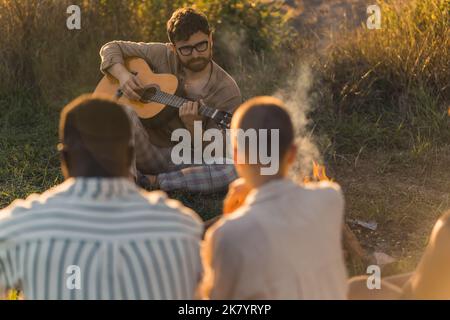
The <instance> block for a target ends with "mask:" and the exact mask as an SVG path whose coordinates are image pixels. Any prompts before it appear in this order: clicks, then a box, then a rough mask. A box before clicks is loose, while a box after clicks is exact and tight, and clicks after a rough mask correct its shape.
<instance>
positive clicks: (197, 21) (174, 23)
mask: <svg viewBox="0 0 450 320" xmlns="http://www.w3.org/2000/svg"><path fill="white" fill-rule="evenodd" d="M198 31H201V32H203V33H205V34H207V35H209V34H210V32H211V30H210V28H209V23H208V19H207V18H206V15H205V14H204V13H202V12H200V11H198V10H196V9H194V8H191V7H186V8H180V9H178V10H176V11H175V12H174V13H173V14H172V17H171V18H170V19H169V21H167V36H168V37H169V40H170V42H172V43H175V42H176V41H180V40H182V41H186V40H188V39H189V38H190V36H192V35H193V34H194V33H197V32H198Z"/></svg>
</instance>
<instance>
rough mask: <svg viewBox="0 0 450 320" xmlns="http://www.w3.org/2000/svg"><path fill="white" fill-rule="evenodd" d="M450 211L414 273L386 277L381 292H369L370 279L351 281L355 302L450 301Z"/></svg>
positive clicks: (432, 235)
mask: <svg viewBox="0 0 450 320" xmlns="http://www.w3.org/2000/svg"><path fill="white" fill-rule="evenodd" d="M449 244H450V211H449V212H447V213H446V214H444V215H443V216H442V217H441V218H440V219H439V220H438V221H437V222H436V224H435V225H434V228H433V231H432V232H431V236H430V240H429V243H428V246H427V247H426V249H425V252H424V254H423V256H422V258H421V260H420V262H419V265H418V266H417V268H416V270H415V271H414V272H412V273H405V274H400V275H395V276H390V277H386V278H385V279H383V280H382V281H381V283H380V289H369V288H368V285H367V281H368V280H369V281H370V279H368V277H367V276H357V277H353V278H352V279H350V281H349V298H350V299H352V300H372V299H373V300H390V299H420V300H423V299H434V300H436V299H439V300H450V273H449V269H450V249H449Z"/></svg>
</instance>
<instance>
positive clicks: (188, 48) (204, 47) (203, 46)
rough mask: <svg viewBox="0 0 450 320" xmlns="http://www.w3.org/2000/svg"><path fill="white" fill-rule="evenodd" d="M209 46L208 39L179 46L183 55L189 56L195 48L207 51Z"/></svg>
mask: <svg viewBox="0 0 450 320" xmlns="http://www.w3.org/2000/svg"><path fill="white" fill-rule="evenodd" d="M208 47H209V42H208V41H207V40H205V41H202V42H199V43H196V44H194V45H193V46H182V47H179V48H178V51H180V53H181V55H182V56H189V55H191V54H192V51H193V50H194V49H195V51H197V52H205V51H206V50H207V49H208Z"/></svg>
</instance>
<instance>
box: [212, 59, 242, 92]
mask: <svg viewBox="0 0 450 320" xmlns="http://www.w3.org/2000/svg"><path fill="white" fill-rule="evenodd" d="M213 65H214V69H215V73H216V81H217V85H218V86H220V87H222V88H225V89H226V90H227V91H229V92H230V93H231V94H233V95H239V96H240V95H241V90H240V89H239V86H238V84H237V82H236V80H234V78H233V77H232V76H231V75H230V74H229V73H228V72H226V71H225V70H224V69H223V68H222V67H221V66H219V65H218V64H217V63H216V62H214V61H213Z"/></svg>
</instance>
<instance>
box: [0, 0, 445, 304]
mask: <svg viewBox="0 0 450 320" xmlns="http://www.w3.org/2000/svg"><path fill="white" fill-rule="evenodd" d="M74 2H75V3H77V4H78V5H79V6H80V7H81V8H82V20H81V21H82V22H81V29H80V30H68V28H67V27H66V19H67V17H68V14H67V13H66V8H67V7H68V6H69V5H70V4H73V3H74ZM316 2H317V3H318V4H319V3H322V2H321V1H310V3H309V4H308V1H298V3H297V6H294V5H292V4H287V3H284V2H283V1H280V2H277V1H275V2H269V1H264V0H255V1H225V2H224V1H220V0H212V1H170V2H166V1H163V0H152V1H137V0H132V1H130V0H127V1H119V0H103V1H94V0H84V1H66V0H58V1H56V0H55V1H50V0H41V1H29V0H21V1H8V0H0V26H1V28H2V34H1V36H0V75H1V77H0V208H3V207H5V206H6V205H8V204H9V203H10V202H12V201H13V200H14V199H16V198H23V197H26V196H27V195H29V194H31V193H33V192H42V191H44V190H46V189H47V188H49V187H51V186H53V185H56V184H58V183H60V182H62V175H61V173H60V170H59V156H58V153H57V150H56V144H57V143H58V137H57V122H58V115H59V110H60V109H61V108H62V107H63V106H64V105H65V104H66V103H67V102H68V101H70V100H72V99H73V98H75V97H76V96H77V95H79V94H81V93H86V92H91V91H93V89H94V88H95V86H96V84H97V83H98V81H99V80H100V78H101V76H102V75H101V73H100V71H99V64H100V58H99V55H98V51H99V49H100V47H101V46H102V45H103V44H104V43H106V42H108V41H111V40H113V39H122V40H131V41H144V42H150V41H152V42H156V41H161V42H166V41H167V36H166V33H165V28H166V26H165V22H166V21H167V19H168V18H169V17H170V14H171V13H172V11H173V10H174V9H175V8H178V7H179V6H182V5H185V4H194V5H195V6H196V7H197V8H199V9H201V10H203V11H204V12H205V13H206V14H207V16H208V17H209V19H210V21H211V23H212V25H213V26H214V29H215V31H214V39H215V42H214V45H215V47H214V57H215V60H216V61H217V62H218V63H219V64H220V65H221V66H223V67H224V68H225V69H226V70H227V71H228V72H229V73H230V74H231V75H232V76H233V77H234V78H235V79H236V81H237V83H238V85H239V86H240V88H241V91H242V93H243V96H244V98H245V99H248V98H250V97H252V96H255V95H261V94H265V95H271V94H275V95H277V96H279V97H282V98H283V99H284V100H285V101H286V102H287V104H288V106H289V108H290V110H291V112H292V114H293V116H294V117H295V119H294V121H295V123H296V125H297V126H298V138H299V142H301V143H302V144H303V145H302V147H301V148H300V153H299V158H298V164H297V165H296V166H295V170H293V172H292V174H293V175H296V176H297V178H298V180H299V181H303V179H304V177H305V176H312V171H311V170H312V163H313V161H316V162H318V163H320V164H322V165H323V166H324V168H325V169H326V174H327V175H328V176H329V177H330V178H331V179H332V180H334V181H336V182H338V183H339V184H341V186H342V188H343V190H344V194H345V199H346V218H347V221H348V225H349V227H350V228H351V229H352V230H353V232H354V234H355V235H356V237H357V239H358V241H359V242H360V244H361V246H362V248H363V249H364V250H365V251H366V253H367V255H368V258H369V260H370V259H373V255H372V254H373V253H374V252H379V253H380V252H381V253H384V254H386V255H388V256H390V257H392V258H393V262H391V263H389V264H386V266H385V267H384V268H385V269H384V270H385V275H388V274H393V273H398V272H406V271H412V270H413V269H414V267H415V266H416V264H417V262H418V259H419V258H420V255H421V253H422V252H423V249H424V247H425V246H426V244H427V241H428V236H429V234H430V231H431V228H432V226H433V225H434V223H435V221H436V219H437V218H438V217H439V216H440V215H441V214H442V213H443V212H444V211H446V210H448V209H450V170H449V166H448V163H449V161H450V117H449V116H448V108H449V107H450V87H449V85H450V22H449V21H450V20H449V19H450V14H449V3H448V1H444V0H411V1H387V0H386V1H385V0H383V1H376V2H377V3H378V5H379V6H380V8H381V28H380V29H368V28H367V26H366V20H367V17H368V16H367V14H366V11H365V8H366V7H365V2H364V1H362V2H358V1H323V3H325V2H326V3H328V4H329V6H328V7H326V6H323V5H322V6H321V7H319V6H318V5H317V6H314V3H316ZM335 2H336V4H338V3H339V4H342V3H344V5H342V6H338V5H336V7H337V8H341V7H342V10H351V12H353V13H354V14H353V15H352V16H351V17H350V16H349V15H345V17H347V18H344V15H342V14H341V13H339V12H340V11H339V12H337V13H336V12H333V10H335V9H333V8H335V7H333V6H332V5H330V3H335ZM289 3H293V2H289ZM313 9H314V10H316V11H314V12H313V11H308V10H313ZM327 10H328V11H327ZM314 15H316V18H317V19H316V20H314ZM341 16H342V19H340V18H339V17H341ZM49 17H51V18H49ZM306 18H308V19H309V20H306ZM327 18H328V19H327ZM311 21H312V22H311ZM315 21H316V22H317V23H315ZM327 23H329V24H327ZM170 195H171V196H173V197H175V198H177V199H180V200H181V201H182V202H183V203H184V204H185V205H187V206H189V207H191V208H193V209H194V210H196V211H197V212H198V213H199V214H200V215H201V216H202V218H203V219H205V220H206V219H209V218H212V217H214V216H217V215H219V214H220V213H221V210H222V204H221V201H222V199H223V197H224V195H225V194H224V193H220V194H209V195H198V194H188V193H185V192H174V193H171V194H170ZM356 220H359V221H362V222H376V228H375V230H371V229H370V228H366V227H363V226H361V225H358V224H357V223H355V222H354V221H356ZM293 245H294V244H293ZM347 257H348V266H349V273H350V274H351V275H354V274H359V273H364V272H365V268H366V265H365V263H366V261H361V259H359V257H353V256H352V254H351V253H350V254H349V255H348V256H347ZM11 298H13V299H14V298H15V297H13V296H12V297H11Z"/></svg>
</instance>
